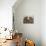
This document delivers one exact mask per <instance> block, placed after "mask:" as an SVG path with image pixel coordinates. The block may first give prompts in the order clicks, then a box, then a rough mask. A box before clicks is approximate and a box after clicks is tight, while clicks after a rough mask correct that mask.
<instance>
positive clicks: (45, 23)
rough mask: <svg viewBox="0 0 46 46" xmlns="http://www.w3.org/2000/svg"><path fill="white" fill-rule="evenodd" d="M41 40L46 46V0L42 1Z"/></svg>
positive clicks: (43, 45)
mask: <svg viewBox="0 0 46 46" xmlns="http://www.w3.org/2000/svg"><path fill="white" fill-rule="evenodd" d="M41 15H42V16H41V38H42V39H41V40H42V46H46V0H44V1H43V0H42V1H41Z"/></svg>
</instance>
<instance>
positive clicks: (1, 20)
mask: <svg viewBox="0 0 46 46" xmlns="http://www.w3.org/2000/svg"><path fill="white" fill-rule="evenodd" d="M15 2H16V0H0V27H7V28H9V29H11V28H12V6H13V4H14V3H15Z"/></svg>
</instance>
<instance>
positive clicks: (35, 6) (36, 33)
mask: <svg viewBox="0 0 46 46" xmlns="http://www.w3.org/2000/svg"><path fill="white" fill-rule="evenodd" d="M14 6H16V5H14ZM13 10H15V11H14V17H15V28H16V29H17V30H18V31H19V32H22V33H23V34H24V37H25V38H26V37H27V38H28V39H32V40H34V41H35V43H36V46H41V45H40V44H41V0H23V2H22V3H21V4H20V5H18V7H17V8H16V9H15V8H14V9H13ZM25 16H33V17H34V24H23V18H24V17H25Z"/></svg>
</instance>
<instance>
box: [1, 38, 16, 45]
mask: <svg viewBox="0 0 46 46" xmlns="http://www.w3.org/2000/svg"><path fill="white" fill-rule="evenodd" d="M0 46H16V44H15V39H13V40H6V42H4V43H3V44H2V45H0Z"/></svg>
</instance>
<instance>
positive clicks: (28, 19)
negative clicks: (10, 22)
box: [23, 16, 34, 24]
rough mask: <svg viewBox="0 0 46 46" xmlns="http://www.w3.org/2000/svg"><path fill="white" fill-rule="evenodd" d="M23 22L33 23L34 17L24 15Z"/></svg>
mask: <svg viewBox="0 0 46 46" xmlns="http://www.w3.org/2000/svg"><path fill="white" fill-rule="evenodd" d="M23 23H24V24H33V23H34V17H31V16H29V17H28V16H26V17H24V19H23Z"/></svg>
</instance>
